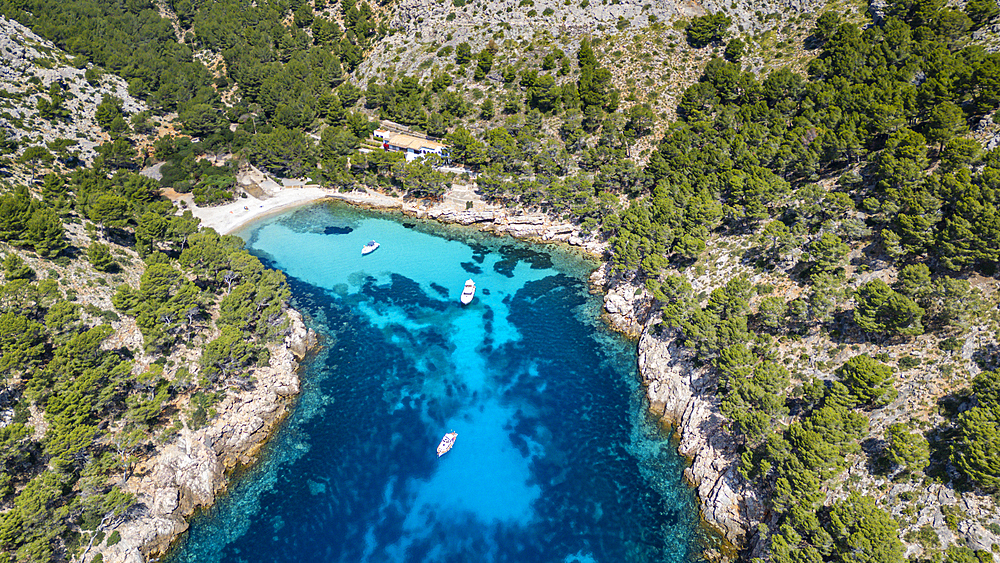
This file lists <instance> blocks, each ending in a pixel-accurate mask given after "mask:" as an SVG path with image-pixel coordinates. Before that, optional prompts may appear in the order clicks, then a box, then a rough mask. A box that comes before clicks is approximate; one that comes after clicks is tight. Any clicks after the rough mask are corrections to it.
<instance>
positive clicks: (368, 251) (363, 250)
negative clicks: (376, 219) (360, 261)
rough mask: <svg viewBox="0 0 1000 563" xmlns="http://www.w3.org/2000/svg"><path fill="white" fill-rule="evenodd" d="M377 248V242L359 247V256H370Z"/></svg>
mask: <svg viewBox="0 0 1000 563" xmlns="http://www.w3.org/2000/svg"><path fill="white" fill-rule="evenodd" d="M378 247H379V244H378V243H377V242H375V241H370V242H369V243H368V244H366V245H364V246H363V247H361V255H362V256H364V255H365V254H371V253H372V252H375V249H376V248H378Z"/></svg>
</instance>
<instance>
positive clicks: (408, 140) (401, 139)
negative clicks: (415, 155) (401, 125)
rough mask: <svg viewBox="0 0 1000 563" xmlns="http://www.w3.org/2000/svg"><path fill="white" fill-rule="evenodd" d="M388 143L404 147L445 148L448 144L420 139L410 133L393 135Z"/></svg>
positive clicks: (415, 148)
mask: <svg viewBox="0 0 1000 563" xmlns="http://www.w3.org/2000/svg"><path fill="white" fill-rule="evenodd" d="M388 143H389V144H390V145H392V146H394V147H400V148H404V149H414V150H417V149H443V148H445V147H446V145H443V144H441V143H438V142H437V141H429V140H427V139H418V138H417V137H411V136H410V135H404V134H402V133H401V134H399V135H393V136H392V137H391V138H390V139H389V140H388Z"/></svg>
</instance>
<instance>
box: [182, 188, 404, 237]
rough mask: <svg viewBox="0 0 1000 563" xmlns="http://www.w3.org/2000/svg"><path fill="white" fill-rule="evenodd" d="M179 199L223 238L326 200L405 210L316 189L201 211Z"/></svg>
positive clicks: (381, 198)
mask: <svg viewBox="0 0 1000 563" xmlns="http://www.w3.org/2000/svg"><path fill="white" fill-rule="evenodd" d="M176 199H178V200H180V201H184V202H185V203H186V205H187V207H186V209H190V210H191V212H192V213H193V214H194V216H195V217H197V218H199V219H201V224H202V226H204V227H211V228H213V229H215V230H216V231H217V232H218V233H219V234H223V235H228V234H231V233H233V232H235V231H237V230H239V229H240V228H242V227H244V226H246V225H247V224H249V223H252V222H253V221H256V220H258V219H261V218H263V217H267V216H269V215H273V214H275V213H280V212H282V211H286V210H288V209H292V208H294V207H300V206H303V205H308V204H310V203H314V202H318V201H321V200H324V199H339V200H344V201H350V202H352V203H358V204H364V205H372V206H376V207H402V206H403V200H402V199H400V198H394V197H389V196H386V195H382V194H378V193H370V192H348V193H339V192H335V191H333V190H326V189H323V188H319V187H313V186H308V187H296V188H284V189H281V190H280V191H278V193H276V194H274V195H273V196H271V197H268V198H267V199H258V198H256V197H253V196H251V195H247V197H241V198H238V199H237V200H236V201H234V202H232V203H227V204H225V205H219V206H215V207H198V206H196V205H195V204H194V202H193V198H192V197H191V196H190V195H189V194H185V195H184V196H181V197H178V198H176Z"/></svg>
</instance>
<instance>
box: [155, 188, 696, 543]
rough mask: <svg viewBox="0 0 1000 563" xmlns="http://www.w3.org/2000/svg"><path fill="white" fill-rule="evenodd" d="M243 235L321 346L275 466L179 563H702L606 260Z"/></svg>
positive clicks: (279, 227) (278, 227) (390, 240)
mask: <svg viewBox="0 0 1000 563" xmlns="http://www.w3.org/2000/svg"><path fill="white" fill-rule="evenodd" d="M241 236H243V237H244V238H245V239H246V240H247V243H248V248H249V250H250V251H251V252H252V253H254V254H255V255H257V256H259V257H260V258H261V259H262V260H263V261H264V263H265V264H266V265H267V266H270V267H273V268H279V269H281V270H283V271H284V272H285V273H286V275H287V276H288V281H289V285H290V287H291V289H292V294H293V305H294V306H295V307H296V308H297V309H299V310H300V311H302V312H303V313H304V314H305V315H306V316H307V318H308V322H309V324H310V326H311V327H312V328H313V329H315V330H316V331H317V332H318V333H320V334H321V335H322V336H323V344H324V346H323V347H322V349H321V350H320V351H319V353H318V354H317V355H316V357H314V358H312V359H311V360H310V361H309V362H308V363H307V364H306V365H305V366H304V370H303V386H302V387H303V391H302V394H301V396H300V397H299V400H298V403H297V405H296V407H295V410H294V412H293V413H292V415H291V416H290V417H289V419H288V420H287V422H286V423H285V424H284V425H283V427H282V429H281V430H280V431H279V432H278V433H277V434H276V435H275V437H274V439H273V440H272V441H271V442H270V443H269V444H268V446H267V447H266V448H265V450H264V452H263V455H262V457H261V462H260V463H259V464H257V465H256V466H254V467H253V468H251V469H249V470H247V471H246V472H245V474H243V475H241V476H240V477H239V478H238V479H237V480H236V482H235V483H234V485H233V487H232V489H231V490H230V492H229V493H227V494H226V495H225V496H224V497H223V498H222V499H220V501H219V503H218V504H217V505H215V506H214V507H212V508H211V509H210V510H208V511H206V512H205V513H204V514H202V515H201V516H199V517H197V518H195V519H194V521H193V522H192V527H191V530H190V531H189V533H188V534H187V535H186V536H185V538H183V540H182V541H181V542H180V544H179V546H178V548H177V549H175V550H174V551H173V552H172V553H171V555H170V556H169V558H168V560H169V561H171V562H173V563H181V562H183V563H187V562H191V563H194V562H197V563H214V562H232V563H244V562H245V563H250V562H258V561H259V562H275V561H297V562H307V561H308V562H312V561H344V562H360V561H365V562H428V563H431V562H489V561H496V562H518V563H528V562H545V563H550V562H567V563H569V562H579V563H589V562H609V563H619V562H626V561H628V562H677V563H681V562H686V561H692V560H696V559H698V557H699V556H700V555H699V553H700V536H701V535H702V533H701V532H700V528H699V516H698V510H697V506H696V502H695V496H694V491H693V490H692V489H691V488H690V487H689V486H687V485H685V484H684V483H683V481H682V471H683V468H684V466H685V462H684V460H683V459H682V458H681V457H680V456H679V455H678V454H677V453H676V445H675V444H673V443H671V441H670V440H669V436H668V434H667V433H665V432H664V430H663V429H662V428H660V426H659V424H658V423H657V420H656V419H655V418H654V417H652V416H651V415H650V414H649V413H648V409H647V404H646V402H645V399H644V397H643V393H642V390H641V387H640V385H639V382H638V378H637V375H636V367H635V346H634V343H633V342H629V341H627V340H625V339H623V338H621V337H620V336H618V335H616V334H614V333H612V332H611V331H610V330H608V329H607V328H606V326H605V325H604V323H603V322H602V321H601V320H600V312H601V301H600V298H599V297H597V296H592V295H589V294H588V291H587V289H588V288H587V282H586V280H587V275H588V274H589V273H590V271H591V270H592V269H593V267H594V264H593V263H592V262H590V261H588V260H587V259H585V258H584V257H582V256H580V255H579V254H577V253H573V252H563V251H560V250H559V249H556V248H552V247H539V246H533V245H531V244H528V243H524V242H520V241H516V240H514V239H510V238H504V237H494V236H492V235H488V234H484V233H480V232H478V231H476V230H475V229H472V228H468V227H458V226H448V225H440V224H437V223H432V222H422V221H416V220H412V219H407V218H402V217H392V216H386V215H381V214H378V213H375V212H369V211H365V210H361V209H357V208H353V207H350V206H347V205H344V204H338V203H326V204H321V205H314V206H311V207H305V208H300V209H298V210H295V211H292V212H289V213H286V214H283V215H280V216H276V217H271V218H269V219H266V220H264V221H261V222H259V223H256V224H254V225H252V226H251V227H249V228H248V229H247V230H246V231H244V232H243V233H242V234H241ZM369 240H376V241H378V242H379V243H380V244H381V247H380V248H379V249H378V250H376V251H375V252H373V253H371V254H369V255H367V256H361V247H362V246H363V245H364V244H365V243H366V242H368V241H369ZM469 278H472V279H474V280H475V282H476V285H477V292H476V297H475V299H474V300H473V302H472V303H471V304H469V305H467V306H464V307H463V306H461V305H460V304H459V295H460V294H461V291H462V287H463V285H464V283H465V280H466V279H469ZM451 430H454V431H455V432H457V433H458V439H457V442H456V444H455V446H454V448H453V449H452V450H451V451H450V452H449V453H447V454H445V455H444V456H442V457H441V458H438V457H437V455H436V453H435V448H436V446H437V444H438V442H439V441H440V439H441V437H442V436H443V435H444V434H445V433H446V432H448V431H451Z"/></svg>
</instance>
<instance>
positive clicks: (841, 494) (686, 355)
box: [591, 252, 1000, 558]
mask: <svg viewBox="0 0 1000 563" xmlns="http://www.w3.org/2000/svg"><path fill="white" fill-rule="evenodd" d="M719 254H725V253H724V252H720V253H719ZM726 258H727V257H726V256H718V263H717V265H718V269H717V270H716V271H714V272H708V273H705V274H703V275H701V276H699V277H694V276H690V278H691V279H690V281H691V282H692V285H694V286H696V288H697V289H698V290H711V289H713V288H714V287H718V286H720V285H722V284H723V283H724V280H725V278H723V277H718V274H720V273H723V272H726V271H732V272H735V271H736V270H738V269H739V268H738V267H737V266H735V265H733V264H730V263H729V261H728V260H727V259H726ZM734 268H735V269H734ZM894 276H895V272H893V271H890V270H889V269H883V270H879V271H874V272H870V273H867V274H864V275H863V276H859V277H861V278H863V279H864V280H867V279H871V278H873V277H879V278H884V279H891V278H893V277H894ZM591 281H592V283H593V284H594V285H596V286H598V287H601V288H602V289H603V290H604V291H605V297H604V302H605V311H606V312H607V316H608V319H609V321H610V322H611V323H612V325H613V326H615V327H616V328H617V329H619V330H621V331H622V332H625V333H628V334H632V335H636V336H637V337H638V363H639V371H640V374H641V377H642V379H643V382H644V385H645V388H646V395H647V399H648V400H649V403H650V408H651V410H652V411H653V412H654V413H655V414H657V415H659V416H662V417H663V418H664V419H665V421H666V422H668V423H669V424H670V425H672V426H674V427H676V428H677V430H678V431H679V434H680V444H679V446H678V450H679V451H680V453H682V454H683V455H685V456H686V457H687V458H688V459H689V460H690V462H691V465H690V467H688V468H687V469H686V470H685V478H686V479H687V480H688V481H689V482H690V483H691V484H692V485H693V486H694V487H695V488H696V490H697V494H698V498H699V500H700V502H701V512H702V516H703V518H704V520H705V522H706V524H708V525H709V526H710V527H712V528H714V529H716V530H717V531H718V532H719V533H720V534H721V535H722V536H723V537H724V538H725V539H726V541H727V542H728V543H729V544H731V546H733V547H735V548H738V549H748V550H749V552H750V554H751V555H752V556H754V557H756V556H759V555H762V553H763V552H762V549H763V546H762V545H761V544H760V543H759V541H758V540H759V539H760V538H759V537H758V536H757V534H756V530H757V526H758V525H759V524H768V525H772V526H773V525H774V524H775V522H773V521H772V519H771V516H772V515H771V514H769V513H768V512H767V511H766V506H765V505H764V503H763V502H762V500H763V499H762V497H761V492H760V491H757V490H755V489H754V488H753V487H752V486H750V485H749V484H748V483H747V482H746V480H745V479H743V478H742V476H741V475H740V474H739V472H738V467H739V464H740V455H739V444H738V443H737V442H736V441H735V440H734V438H733V436H732V434H731V433H730V432H729V430H728V428H727V421H726V419H725V417H724V416H723V415H722V414H721V412H720V409H719V399H718V396H717V392H716V387H717V385H718V380H717V377H716V375H715V374H714V370H712V369H710V368H709V367H707V366H699V365H698V364H697V363H695V362H694V361H693V355H692V354H691V352H690V351H689V350H687V349H685V348H684V347H683V346H682V345H681V344H680V334H678V333H677V332H676V331H673V330H662V331H661V330H659V329H658V328H657V327H656V325H657V323H658V322H659V320H660V319H659V315H658V314H657V313H656V312H655V311H654V310H653V308H652V303H651V299H650V297H649V296H648V295H646V294H644V292H643V291H642V290H641V288H640V287H639V286H636V285H634V284H633V283H630V282H629V281H628V280H623V279H621V278H618V277H614V276H612V275H611V274H610V273H609V271H608V267H607V265H605V266H604V267H603V268H602V269H600V270H598V271H597V272H595V274H594V275H593V276H592V278H591ZM753 281H754V282H755V283H767V282H771V283H774V282H775V281H776V280H774V279H767V278H765V277H764V276H761V275H756V276H755V277H754V278H753ZM973 281H974V282H975V283H976V284H977V285H978V286H979V288H980V290H981V291H982V292H983V294H984V297H985V298H986V299H988V300H991V302H995V300H996V296H997V294H996V290H997V287H996V282H995V281H993V280H988V279H983V280H973ZM860 283H861V281H858V282H857V284H860ZM786 290H787V288H786ZM706 294H707V291H706ZM985 320H986V321H987V323H988V322H990V321H989V318H988V317H985ZM995 341H996V334H995V332H994V331H993V330H992V329H990V328H988V326H987V325H981V326H976V327H972V329H971V330H970V331H969V332H968V333H967V334H966V335H965V336H964V337H963V338H962V346H961V348H960V350H958V351H956V352H954V353H946V352H943V351H941V350H940V349H939V348H938V347H937V345H936V344H937V340H936V339H935V338H934V337H932V336H929V335H925V336H921V337H919V338H917V339H914V340H913V341H910V342H906V343H902V344H894V345H880V344H876V343H863V344H856V345H853V346H851V347H850V348H845V347H844V346H837V345H835V344H834V343H833V342H831V340H830V339H829V337H827V336H826V335H821V334H812V335H809V336H807V337H806V338H803V339H801V340H798V341H795V342H786V343H783V344H781V345H780V346H779V352H780V354H781V355H782V356H785V357H786V358H792V361H794V360H795V359H799V358H802V357H808V358H809V359H810V360H809V362H808V365H802V366H800V367H802V368H803V369H804V370H805V371H806V372H808V375H811V376H815V377H819V378H821V379H827V378H830V377H831V374H830V366H839V365H841V364H842V363H843V362H844V361H846V360H847V359H848V358H850V357H851V356H853V355H855V354H858V353H866V352H867V353H869V354H872V355H876V354H879V353H883V354H888V356H889V357H890V360H889V362H890V363H891V364H894V367H895V369H896V371H897V373H899V378H898V381H897V385H896V388H897V390H898V392H899V395H898V397H897V398H896V399H895V400H894V401H893V402H892V403H890V404H889V405H887V406H886V407H884V408H881V409H876V410H874V411H871V412H869V413H867V416H869V430H868V436H869V438H868V439H867V440H866V441H865V442H864V443H863V444H862V449H863V451H862V452H861V453H860V454H857V455H854V456H852V457H851V459H849V465H848V469H847V471H845V472H844V474H843V475H842V476H841V478H840V479H839V480H837V481H835V482H833V483H831V484H830V485H829V486H828V487H826V488H825V489H824V492H825V493H826V503H827V504H829V503H832V502H834V501H837V500H839V499H843V498H845V497H847V496H848V494H849V493H850V492H851V491H861V492H862V493H863V494H865V495H868V496H871V497H873V498H875V499H876V500H877V502H878V503H879V506H880V507H882V508H883V509H885V510H887V511H889V512H890V513H891V514H892V515H893V517H894V518H895V519H896V520H897V521H898V522H899V525H900V533H901V539H903V541H904V545H905V547H906V557H908V558H930V557H934V556H935V555H936V554H937V553H938V550H939V549H941V548H942V547H943V548H947V547H948V546H960V547H968V548H970V549H972V550H984V551H987V552H989V551H993V552H995V551H996V550H997V546H1000V506H998V504H997V499H996V498H994V497H991V496H988V495H984V494H982V493H977V492H975V491H968V490H964V491H963V490H960V489H958V488H957V487H956V486H955V484H954V483H953V482H951V480H950V479H946V480H942V479H940V478H925V479H909V478H903V475H902V474H893V473H885V472H884V471H881V470H879V469H878V468H877V465H878V459H879V456H880V452H881V450H882V448H884V447H885V442H884V441H883V440H882V439H881V436H883V435H885V434H886V431H887V429H888V428H889V426H890V425H892V424H893V423H896V422H907V421H909V420H918V421H920V422H919V425H920V427H921V428H923V429H928V428H933V427H935V426H940V425H942V424H946V419H945V415H944V413H943V412H942V411H943V407H942V406H941V405H943V404H945V403H946V402H948V401H950V400H951V401H953V400H956V399H957V400H958V402H959V403H961V401H962V399H961V397H960V396H956V395H955V394H956V393H960V392H961V390H962V389H963V388H965V387H966V386H967V385H968V381H970V380H971V377H972V376H973V375H975V374H976V373H978V372H979V371H980V368H979V366H978V365H977V364H976V362H975V358H974V354H975V353H976V351H977V350H980V349H983V347H987V348H988V347H990V346H995ZM904 357H906V358H918V359H919V363H920V365H919V366H918V367H915V368H907V367H905V366H904V365H903V364H902V363H901V362H900V360H901V359H902V358H904ZM786 363H787V362H786ZM956 406H957V407H958V408H961V406H960V405H956ZM928 538H930V539H928Z"/></svg>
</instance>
